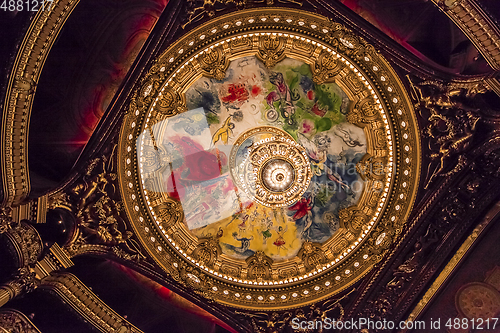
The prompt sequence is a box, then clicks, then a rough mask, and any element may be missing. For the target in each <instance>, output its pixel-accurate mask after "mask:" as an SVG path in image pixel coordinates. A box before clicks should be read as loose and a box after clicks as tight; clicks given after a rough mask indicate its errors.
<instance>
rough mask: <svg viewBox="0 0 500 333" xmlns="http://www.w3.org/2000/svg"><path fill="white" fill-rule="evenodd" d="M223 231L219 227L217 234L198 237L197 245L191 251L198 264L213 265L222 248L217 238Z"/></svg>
mask: <svg viewBox="0 0 500 333" xmlns="http://www.w3.org/2000/svg"><path fill="white" fill-rule="evenodd" d="M223 234H224V231H223V230H222V229H220V228H219V230H218V231H217V234H215V235H214V236H211V237H207V238H202V239H200V243H199V245H198V246H197V247H196V249H195V250H194V252H193V257H194V258H196V259H198V261H199V262H200V265H205V266H207V267H213V266H214V263H215V261H216V260H217V258H218V257H219V256H220V255H221V253H222V249H221V247H220V245H219V239H220V238H221V237H222V236H223Z"/></svg>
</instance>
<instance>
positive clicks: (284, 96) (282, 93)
mask: <svg viewBox="0 0 500 333" xmlns="http://www.w3.org/2000/svg"><path fill="white" fill-rule="evenodd" d="M269 81H270V82H271V83H272V84H273V85H274V86H276V88H277V89H276V90H274V91H271V92H270V93H269V94H268V95H267V96H266V100H267V104H268V105H269V106H270V107H271V108H274V102H279V106H278V111H279V112H280V114H281V116H282V117H283V119H285V120H286V122H287V123H288V124H289V125H294V124H295V123H296V121H295V117H294V114H295V106H294V104H293V102H295V101H298V100H299V99H300V95H299V93H298V92H296V91H292V90H291V89H290V87H289V86H288V84H287V83H286V82H285V79H284V77H283V73H280V72H271V74H270V75H269Z"/></svg>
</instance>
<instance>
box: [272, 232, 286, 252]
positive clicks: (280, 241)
mask: <svg viewBox="0 0 500 333" xmlns="http://www.w3.org/2000/svg"><path fill="white" fill-rule="evenodd" d="M287 230H288V225H287V226H285V229H283V227H282V226H279V227H278V231H277V233H278V238H276V240H275V241H274V242H273V244H274V245H275V246H276V248H277V250H278V255H280V249H282V250H285V243H286V242H285V239H284V238H283V235H284V234H285V232H287Z"/></svg>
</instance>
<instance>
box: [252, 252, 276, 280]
mask: <svg viewBox="0 0 500 333" xmlns="http://www.w3.org/2000/svg"><path fill="white" fill-rule="evenodd" d="M246 262H247V265H248V268H247V269H248V274H247V276H248V278H250V279H255V280H257V281H262V280H269V279H270V278H271V274H272V265H273V260H272V259H271V258H269V257H268V256H266V255H265V254H264V252H262V251H257V252H255V254H254V255H253V256H251V257H249V258H248V259H247V260H246Z"/></svg>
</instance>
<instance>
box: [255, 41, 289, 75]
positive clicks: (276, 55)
mask: <svg viewBox="0 0 500 333" xmlns="http://www.w3.org/2000/svg"><path fill="white" fill-rule="evenodd" d="M286 44H287V43H286V38H284V37H279V36H274V35H270V36H267V35H266V36H263V37H262V38H261V39H260V45H259V53H258V54H257V57H258V58H259V59H260V60H262V62H263V63H264V65H265V66H266V67H267V68H272V67H274V66H275V65H276V64H277V63H278V62H280V61H281V60H283V59H285V57H286V54H285V49H286Z"/></svg>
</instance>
